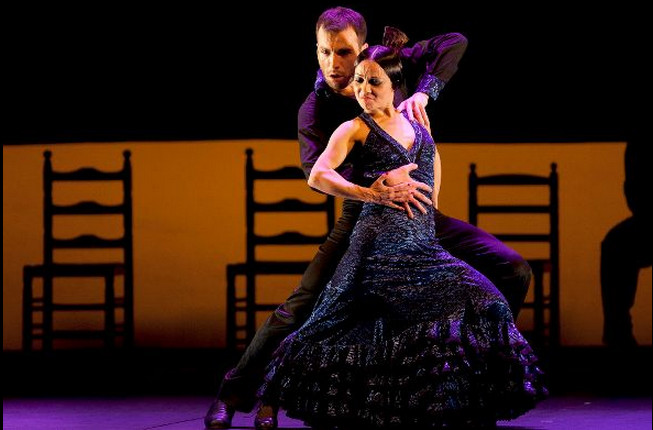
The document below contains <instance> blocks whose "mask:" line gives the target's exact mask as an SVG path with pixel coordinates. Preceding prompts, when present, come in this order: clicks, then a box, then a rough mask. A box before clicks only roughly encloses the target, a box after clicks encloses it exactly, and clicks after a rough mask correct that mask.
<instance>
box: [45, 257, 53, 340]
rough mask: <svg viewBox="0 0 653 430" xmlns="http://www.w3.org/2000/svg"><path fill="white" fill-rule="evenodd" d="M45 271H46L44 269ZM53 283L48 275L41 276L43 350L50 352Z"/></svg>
mask: <svg viewBox="0 0 653 430" xmlns="http://www.w3.org/2000/svg"><path fill="white" fill-rule="evenodd" d="M46 271H47V269H46ZM53 282H54V280H53V278H52V276H51V275H50V274H49V273H47V272H46V273H44V274H43V350H44V351H52V344H53V337H54V333H53V331H54V327H53V326H54V322H53V313H54V312H53V309H52V306H53V290H52V283H53Z"/></svg>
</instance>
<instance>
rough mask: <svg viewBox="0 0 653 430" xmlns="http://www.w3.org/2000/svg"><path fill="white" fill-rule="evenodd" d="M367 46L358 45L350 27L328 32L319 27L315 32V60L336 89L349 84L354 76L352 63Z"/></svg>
mask: <svg viewBox="0 0 653 430" xmlns="http://www.w3.org/2000/svg"><path fill="white" fill-rule="evenodd" d="M366 47H367V44H363V46H359V45H358V36H356V32H355V31H354V29H353V28H352V27H347V29H345V30H343V31H340V32H338V33H329V32H327V31H325V30H324V27H320V29H319V30H318V32H317V61H318V62H319V63H320V70H322V74H323V75H324V79H325V80H326V82H327V84H328V85H329V86H330V87H331V88H333V89H334V90H336V91H340V90H343V89H344V88H346V87H347V85H349V83H350V82H351V79H352V78H353V76H354V63H355V62H356V57H358V54H359V53H360V52H361V51H362V50H363V49H365V48H366Z"/></svg>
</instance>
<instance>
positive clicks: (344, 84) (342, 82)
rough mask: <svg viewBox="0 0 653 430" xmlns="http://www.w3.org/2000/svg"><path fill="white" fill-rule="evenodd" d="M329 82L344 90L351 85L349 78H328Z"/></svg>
mask: <svg viewBox="0 0 653 430" xmlns="http://www.w3.org/2000/svg"><path fill="white" fill-rule="evenodd" d="M326 81H327V84H328V85H329V86H330V87H331V88H332V89H334V90H336V91H342V90H344V89H345V88H347V86H348V85H349V80H348V79H327V80H326Z"/></svg>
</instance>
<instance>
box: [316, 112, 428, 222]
mask: <svg viewBox="0 0 653 430" xmlns="http://www.w3.org/2000/svg"><path fill="white" fill-rule="evenodd" d="M368 132H369V130H368V129H367V128H366V126H365V125H364V124H363V123H362V122H361V121H360V120H359V119H353V120H351V121H347V122H345V123H343V124H341V125H340V126H339V127H338V128H337V129H336V131H334V132H333V135H331V139H329V143H328V145H327V147H326V149H325V150H324V152H322V154H321V155H320V156H319V158H318V159H317V161H316V162H315V165H314V166H313V168H312V169H311V174H310V176H309V178H308V185H309V186H311V187H312V188H316V189H318V190H320V191H322V192H324V193H327V194H331V195H333V196H336V197H343V198H346V199H352V200H360V201H363V202H372V203H378V204H382V205H385V206H389V207H392V208H395V209H399V210H404V209H403V208H402V207H401V206H399V205H397V204H396V203H395V202H405V201H410V200H411V199H412V193H413V191H414V190H415V185H414V184H412V183H400V184H397V185H393V186H391V187H388V186H386V185H385V180H386V177H387V174H383V175H381V176H380V177H379V178H378V179H377V180H376V181H375V182H374V184H372V186H371V187H369V188H367V187H361V186H360V185H356V184H354V183H352V182H349V181H348V180H346V179H345V178H343V177H342V176H341V175H340V174H339V173H338V172H337V171H336V170H335V169H336V168H337V167H338V166H340V164H342V162H343V161H344V160H345V158H346V157H347V154H349V152H350V151H351V150H352V148H353V147H354V144H355V143H356V142H357V141H363V140H364V138H365V136H366V134H367V133H368Z"/></svg>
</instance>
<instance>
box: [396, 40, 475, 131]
mask: <svg viewBox="0 0 653 430" xmlns="http://www.w3.org/2000/svg"><path fill="white" fill-rule="evenodd" d="M466 49H467V38H466V37H465V36H463V35H462V34H460V33H447V34H443V35H439V36H435V37H433V38H431V39H428V40H423V41H421V42H418V43H416V44H415V45H413V46H411V47H409V48H403V49H402V50H401V58H402V62H403V64H404V65H405V66H407V67H411V68H414V69H415V70H417V73H418V74H419V78H418V81H417V83H416V84H415V87H414V92H413V94H412V95H411V96H410V97H409V98H407V99H406V100H404V101H403V102H402V103H401V104H400V105H399V106H398V109H399V110H406V111H407V113H408V116H409V117H410V118H411V119H416V120H417V121H419V122H420V123H422V124H423V125H424V126H426V125H427V121H428V118H427V117H425V115H424V112H425V111H424V108H425V107H426V105H427V104H428V102H429V99H431V100H436V99H437V98H438V95H439V94H440V91H442V88H444V85H445V84H446V83H447V82H449V80H450V79H451V78H452V77H453V75H454V74H455V73H456V72H457V71H458V63H459V62H460V59H461V58H462V56H463V54H464V53H465V50H466Z"/></svg>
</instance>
